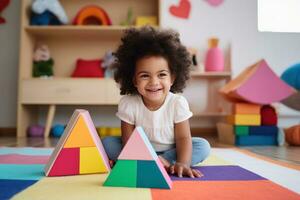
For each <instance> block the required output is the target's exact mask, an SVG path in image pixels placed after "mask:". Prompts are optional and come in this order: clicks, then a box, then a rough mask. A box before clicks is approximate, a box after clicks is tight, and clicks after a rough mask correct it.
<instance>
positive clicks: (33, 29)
mask: <svg viewBox="0 0 300 200" xmlns="http://www.w3.org/2000/svg"><path fill="white" fill-rule="evenodd" d="M126 28H128V27H126V26H72V25H62V26H26V27H25V30H26V32H27V33H30V34H32V35H34V36H70V35H72V36H89V35H94V36H99V37H100V36H101V37H103V36H105V35H107V36H110V37H111V36H120V35H121V34H122V31H124V30H125V29H126Z"/></svg>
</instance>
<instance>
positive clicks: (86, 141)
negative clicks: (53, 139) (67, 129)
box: [64, 116, 95, 148]
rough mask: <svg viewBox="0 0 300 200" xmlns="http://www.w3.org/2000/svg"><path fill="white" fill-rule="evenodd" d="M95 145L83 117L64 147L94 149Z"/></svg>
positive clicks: (78, 121) (79, 119)
mask: <svg viewBox="0 0 300 200" xmlns="http://www.w3.org/2000/svg"><path fill="white" fill-rule="evenodd" d="M93 146H95V143H94V141H93V139H92V137H91V135H90V133H89V130H88V127H87V125H86V123H85V121H84V119H83V117H82V116H79V118H78V120H77V122H76V124H75V125H74V127H73V129H72V131H71V133H70V135H69V137H68V139H67V141H66V143H65V145H64V147H65V148H70V147H93Z"/></svg>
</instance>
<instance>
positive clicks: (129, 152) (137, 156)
mask: <svg viewBox="0 0 300 200" xmlns="http://www.w3.org/2000/svg"><path fill="white" fill-rule="evenodd" d="M118 159H121V160H157V159H158V156H157V154H156V153H155V151H154V149H153V147H152V145H151V143H150V142H149V140H148V138H147V136H146V134H145V132H144V130H143V128H141V127H136V128H135V129H134V131H133V133H132V135H131V136H130V138H129V140H128V141H127V143H126V145H125V146H124V148H123V150H122V152H121V153H120V155H119V157H118Z"/></svg>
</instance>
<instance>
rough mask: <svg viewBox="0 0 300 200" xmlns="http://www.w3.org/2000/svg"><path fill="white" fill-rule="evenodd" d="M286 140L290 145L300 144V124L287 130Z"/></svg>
mask: <svg viewBox="0 0 300 200" xmlns="http://www.w3.org/2000/svg"><path fill="white" fill-rule="evenodd" d="M285 141H286V142H287V143H288V144H290V145H296V146H300V125H295V126H292V127H290V128H288V129H286V130H285Z"/></svg>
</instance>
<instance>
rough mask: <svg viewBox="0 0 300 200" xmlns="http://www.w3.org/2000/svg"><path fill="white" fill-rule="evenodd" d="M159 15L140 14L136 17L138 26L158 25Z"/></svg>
mask: <svg viewBox="0 0 300 200" xmlns="http://www.w3.org/2000/svg"><path fill="white" fill-rule="evenodd" d="M157 21H158V20H157V17H155V16H138V17H137V18H136V23H135V25H136V26H145V25H150V26H157V25H158V22H157Z"/></svg>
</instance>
